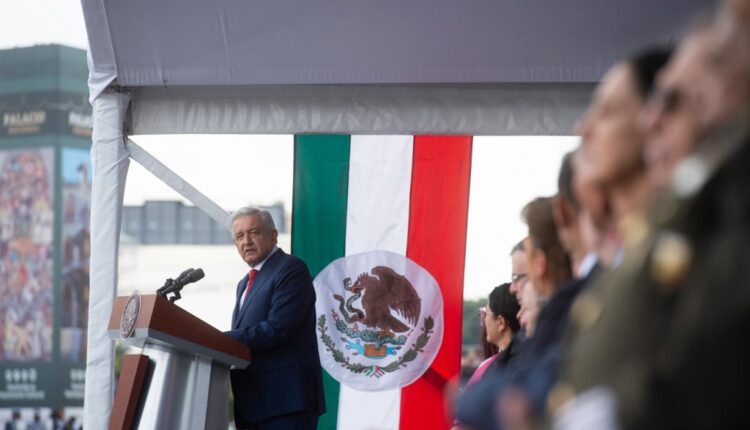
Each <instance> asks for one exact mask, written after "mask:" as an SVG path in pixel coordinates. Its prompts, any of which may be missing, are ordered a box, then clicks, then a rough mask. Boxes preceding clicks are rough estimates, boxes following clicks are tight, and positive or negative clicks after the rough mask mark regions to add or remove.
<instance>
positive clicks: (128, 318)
mask: <svg viewBox="0 0 750 430" xmlns="http://www.w3.org/2000/svg"><path fill="white" fill-rule="evenodd" d="M140 310H141V293H139V292H138V291H134V292H133V294H131V295H130V298H129V299H128V302H127V303H126V304H125V309H124V310H123V311H122V319H121V320H120V336H121V337H122V338H123V339H127V338H129V337H130V336H132V335H133V332H134V331H135V323H136V321H138V313H139V312H140Z"/></svg>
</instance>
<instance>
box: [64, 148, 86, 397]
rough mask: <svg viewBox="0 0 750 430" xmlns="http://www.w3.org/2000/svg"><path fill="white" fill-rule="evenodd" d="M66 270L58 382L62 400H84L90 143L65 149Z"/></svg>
mask: <svg viewBox="0 0 750 430" xmlns="http://www.w3.org/2000/svg"><path fill="white" fill-rule="evenodd" d="M61 165H62V169H61V170H62V171H61V178H62V205H61V206H62V207H61V215H60V216H61V217H62V244H61V246H62V252H61V255H62V261H61V262H60V264H61V265H62V271H61V272H62V273H61V282H60V296H59V297H60V301H59V310H60V312H59V315H60V316H61V320H60V331H59V332H60V359H59V363H60V367H61V369H62V370H63V372H62V373H61V375H60V378H61V379H60V387H59V389H58V390H59V391H61V393H62V394H61V395H62V402H63V403H64V404H71V405H72V404H77V405H80V404H81V402H82V401H83V389H84V385H85V383H84V375H85V374H86V327H87V326H88V302H89V300H88V298H89V257H90V255H91V243H90V235H89V216H90V213H91V205H90V203H91V158H90V156H89V150H88V149H82V148H63V149H62V163H61Z"/></svg>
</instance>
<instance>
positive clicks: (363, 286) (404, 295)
mask: <svg viewBox="0 0 750 430" xmlns="http://www.w3.org/2000/svg"><path fill="white" fill-rule="evenodd" d="M370 272H371V273H372V275H375V276H372V275H369V274H367V273H363V274H361V275H359V277H358V278H357V281H356V282H355V283H354V285H352V288H351V291H352V292H354V293H358V292H360V291H362V292H363V294H364V295H363V296H362V307H363V308H364V311H365V317H364V318H363V319H361V320H360V322H362V324H364V325H366V326H368V327H375V328H379V329H380V330H382V332H383V333H384V334H385V335H393V332H396V333H401V332H405V331H407V330H409V327H408V326H407V325H406V324H404V323H403V322H401V321H399V320H398V319H397V318H396V317H394V316H393V315H391V309H393V310H395V311H397V312H398V313H399V314H400V315H401V316H402V317H403V318H404V319H405V320H406V321H408V322H409V323H410V324H412V325H415V324H416V323H417V320H418V319H419V313H420V310H421V308H422V303H421V302H422V300H421V299H420V298H419V295H418V294H417V291H416V290H415V289H414V287H413V286H412V285H411V282H409V280H408V279H406V277H405V276H402V275H399V274H398V273H396V272H395V271H394V270H393V269H391V268H390V267H386V266H375V267H373V268H372V270H370Z"/></svg>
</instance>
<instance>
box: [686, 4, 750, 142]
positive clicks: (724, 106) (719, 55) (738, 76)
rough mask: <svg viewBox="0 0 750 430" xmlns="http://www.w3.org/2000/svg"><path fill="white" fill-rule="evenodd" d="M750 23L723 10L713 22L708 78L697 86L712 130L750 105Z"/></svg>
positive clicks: (707, 126) (704, 116) (706, 123)
mask: <svg viewBox="0 0 750 430" xmlns="http://www.w3.org/2000/svg"><path fill="white" fill-rule="evenodd" d="M748 27H750V25H748V23H746V22H744V21H742V20H741V19H739V17H738V15H737V14H735V13H733V12H731V11H729V10H724V11H722V13H720V14H719V16H718V17H717V19H716V22H715V23H714V24H713V25H712V29H711V31H710V37H709V42H708V51H709V52H708V61H707V65H706V67H707V68H708V74H707V76H706V77H707V79H706V80H705V81H704V82H702V83H701V85H699V86H698V89H699V90H700V91H701V96H702V103H701V106H700V107H701V110H700V121H701V125H702V126H703V127H704V128H705V129H706V130H711V129H713V128H714V127H716V126H717V125H720V124H721V123H723V122H725V121H727V120H729V119H731V118H732V117H733V116H735V115H737V114H738V113H739V112H740V111H742V110H743V109H747V108H750V34H748V33H750V28H748Z"/></svg>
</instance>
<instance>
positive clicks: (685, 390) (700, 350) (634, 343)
mask: <svg viewBox="0 0 750 430" xmlns="http://www.w3.org/2000/svg"><path fill="white" fill-rule="evenodd" d="M749 11H750V1H748V0H734V1H728V2H727V4H725V5H724V7H723V8H722V9H721V10H720V12H719V14H718V15H717V18H716V19H715V20H714V22H712V23H711V25H710V26H709V27H707V28H702V29H699V30H698V31H697V32H696V33H694V34H693V35H691V36H690V37H689V38H688V39H686V41H685V43H683V44H682V45H681V47H680V50H679V51H678V54H677V58H676V59H674V60H673V64H679V63H680V62H681V61H686V59H687V60H690V61H692V63H691V65H690V67H687V68H683V69H682V70H689V71H693V72H694V71H695V69H694V68H699V69H700V68H702V70H701V73H698V74H696V76H701V79H700V80H692V81H691V82H690V85H689V86H682V87H679V86H671V85H667V83H669V82H670V81H672V83H676V82H679V79H673V78H676V77H675V76H670V73H671V74H673V75H674V73H676V70H675V68H672V67H671V66H670V69H669V70H668V71H667V72H666V73H665V75H664V76H663V77H662V78H663V79H661V80H660V83H659V85H660V90H661V91H660V93H659V94H660V96H659V97H657V98H656V101H655V103H659V104H661V106H659V109H654V110H652V114H653V115H656V116H657V118H651V120H649V121H647V122H648V123H650V124H651V125H652V126H655V125H656V124H660V126H664V122H663V121H660V118H658V115H662V116H663V115H670V114H672V113H675V112H676V111H677V110H679V109H689V110H690V111H691V117H692V118H694V120H695V125H696V127H695V128H694V129H695V130H696V131H700V132H701V136H700V139H698V140H696V142H699V143H697V144H693V143H692V142H686V143H685V146H684V147H685V148H689V149H690V154H689V155H688V156H687V157H685V158H683V159H682V160H681V161H680V162H679V164H677V165H676V167H675V170H674V174H673V175H672V188H671V191H670V192H669V193H668V196H667V197H665V198H664V199H662V200H661V201H659V202H658V203H657V204H656V205H655V207H654V208H653V210H652V212H651V215H650V217H649V218H648V220H646V219H645V218H638V219H631V220H630V221H629V222H628V223H626V227H625V228H624V230H623V236H624V239H625V246H626V247H627V251H626V258H625V261H623V263H622V264H621V265H620V267H618V269H616V270H615V271H613V272H611V273H609V274H607V275H606V276H605V277H603V278H602V279H601V282H599V283H598V284H597V285H595V286H593V287H592V288H591V289H589V290H588V291H587V292H586V293H584V294H583V295H581V296H580V297H579V298H578V300H577V301H576V303H575V304H574V306H573V309H572V310H571V323H572V326H571V332H570V337H569V340H570V343H569V345H570V353H569V355H568V358H567V362H566V364H565V366H564V367H563V372H562V376H561V378H560V380H559V381H558V384H557V385H556V387H555V388H554V389H553V390H552V392H551V394H550V396H549V398H548V403H549V406H550V407H551V409H553V410H554V411H555V412H556V424H557V426H558V428H580V427H582V426H583V427H588V428H615V427H619V428H638V429H641V428H737V426H738V425H739V424H740V423H745V425H744V427H747V423H749V422H750V415H748V411H747V410H746V404H747V403H748V402H747V398H748V396H747V395H745V394H744V390H746V389H747V386H748V385H750V372H747V371H746V369H745V366H746V364H745V362H746V357H748V356H750V355H749V354H748V353H750V344H748V342H747V333H748V330H750V253H749V252H748V239H750V192H748V189H747V187H748V185H750V168H748V166H750V119H749V118H750V117H749V116H748V111H750V36H748V34H749V33H750V12H749ZM678 77H679V76H677V78H678ZM664 119H665V118H661V120H664ZM650 131H651V132H656V133H657V134H658V132H659V130H654V129H652V130H650ZM686 137H688V138H689V137H690V136H689V133H688V135H686Z"/></svg>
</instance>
